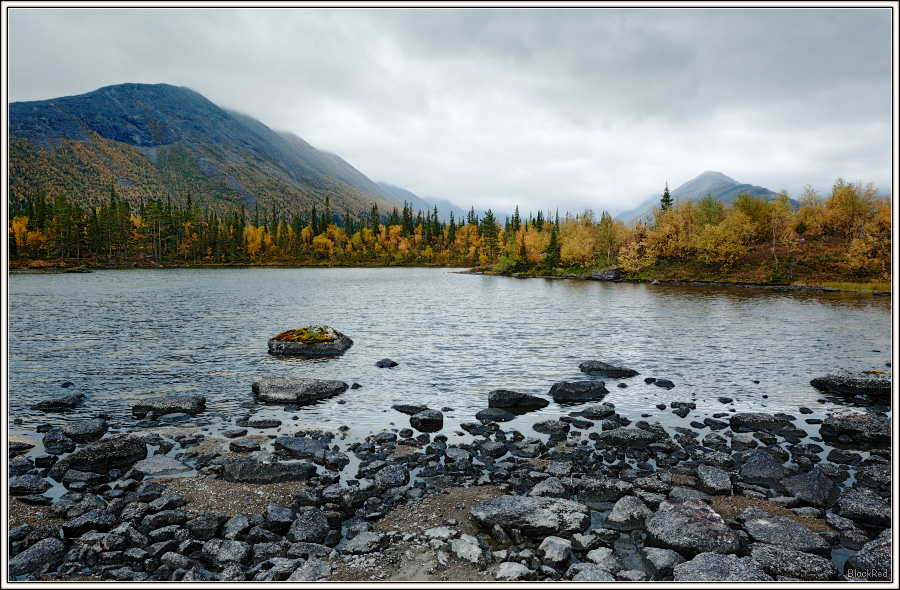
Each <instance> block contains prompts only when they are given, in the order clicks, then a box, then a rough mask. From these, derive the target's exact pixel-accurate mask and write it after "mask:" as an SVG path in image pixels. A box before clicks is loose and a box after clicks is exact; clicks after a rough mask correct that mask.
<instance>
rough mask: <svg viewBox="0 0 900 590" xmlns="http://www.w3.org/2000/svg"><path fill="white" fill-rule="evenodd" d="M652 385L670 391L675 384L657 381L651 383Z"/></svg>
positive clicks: (663, 380)
mask: <svg viewBox="0 0 900 590" xmlns="http://www.w3.org/2000/svg"><path fill="white" fill-rule="evenodd" d="M653 385H656V386H657V387H662V388H663V389H672V388H673V387H675V384H674V383H672V382H671V381H670V380H668V379H657V380H656V381H654V382H653Z"/></svg>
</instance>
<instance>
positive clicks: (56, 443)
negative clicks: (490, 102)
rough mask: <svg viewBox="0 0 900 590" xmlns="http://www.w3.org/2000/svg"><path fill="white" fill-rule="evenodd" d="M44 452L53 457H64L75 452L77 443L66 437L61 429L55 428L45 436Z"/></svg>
mask: <svg viewBox="0 0 900 590" xmlns="http://www.w3.org/2000/svg"><path fill="white" fill-rule="evenodd" d="M43 443H44V450H45V451H46V452H48V453H50V454H51V455H62V454H64V453H71V452H72V451H74V450H75V441H74V440H72V439H71V438H69V437H68V436H66V435H65V434H64V433H63V431H62V429H61V428H53V429H51V430H48V431H47V432H46V433H45V434H44V439H43Z"/></svg>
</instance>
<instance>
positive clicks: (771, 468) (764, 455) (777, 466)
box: [740, 449, 790, 490]
mask: <svg viewBox="0 0 900 590" xmlns="http://www.w3.org/2000/svg"><path fill="white" fill-rule="evenodd" d="M740 473H741V479H742V480H743V481H744V482H745V483H749V484H759V485H764V486H767V487H770V488H773V489H778V490H780V489H783V481H784V479H785V478H786V477H787V476H788V475H789V474H790V471H789V470H788V468H787V467H785V465H784V462H783V461H782V460H780V459H778V458H777V457H775V455H773V454H772V453H770V452H769V451H767V450H765V449H757V450H755V451H753V454H752V455H750V458H749V459H747V461H746V462H745V463H744V464H743V465H741V472H740Z"/></svg>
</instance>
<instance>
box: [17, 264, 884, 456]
mask: <svg viewBox="0 0 900 590" xmlns="http://www.w3.org/2000/svg"><path fill="white" fill-rule="evenodd" d="M8 289H9V310H8V311H9V322H8V325H9V354H8V361H9V381H8V385H9V399H8V403H9V416H10V419H11V420H12V419H15V418H19V419H21V424H12V423H11V424H10V426H9V428H10V434H11V435H12V436H14V437H15V438H18V439H28V440H32V439H34V438H37V437H39V436H40V435H35V433H34V429H35V427H36V426H38V425H39V424H41V423H46V422H50V423H53V424H59V423H61V422H63V421H67V420H74V419H81V418H84V417H90V416H94V415H95V414H98V413H104V414H107V415H109V416H110V417H111V423H112V425H113V426H114V428H115V427H118V428H119V429H120V430H122V431H128V430H130V428H131V427H132V426H133V425H134V424H135V423H136V422H137V420H136V419H135V418H133V417H132V416H131V406H132V405H133V404H134V403H135V402H136V401H138V400H139V399H141V398H142V397H143V396H148V395H159V394H170V393H196V394H201V395H204V396H206V398H207V408H208V409H207V411H206V412H205V413H203V414H201V415H200V416H199V417H198V418H197V419H195V420H200V421H201V422H211V423H212V427H213V428H219V427H222V428H227V427H233V421H234V420H235V419H236V418H238V417H240V416H242V415H243V414H245V413H246V411H247V410H246V409H245V408H242V407H241V404H242V403H246V402H250V401H252V400H253V397H252V393H251V390H250V384H251V383H252V381H253V379H254V378H256V377H259V376H265V375H277V376H304V377H315V378H322V379H338V380H342V381H346V382H347V383H354V382H356V383H359V384H360V385H362V387H361V388H360V389H357V390H348V391H346V392H345V393H343V394H341V395H340V396H337V397H334V398H331V399H328V400H324V401H321V402H319V403H317V404H314V405H311V406H305V407H303V408H301V409H299V410H295V411H289V412H285V410H284V409H283V408H281V407H277V406H276V407H266V408H264V409H262V410H261V411H259V412H258V413H257V414H256V417H274V418H278V419H281V420H282V421H283V422H284V425H283V426H282V427H281V429H280V430H281V431H282V432H292V431H294V430H296V429H301V428H324V429H331V430H336V429H337V428H338V427H339V426H341V425H347V426H349V427H350V428H351V434H352V435H355V436H365V435H366V434H368V433H370V432H376V431H380V430H382V429H385V428H392V427H396V428H403V427H406V426H408V425H409V422H408V417H407V416H405V415H403V414H400V413H398V412H396V411H394V410H391V409H390V407H391V405H392V404H396V403H416V404H425V405H428V406H429V407H432V408H438V409H439V408H441V407H445V406H446V407H451V408H453V411H452V412H445V428H444V431H443V432H444V433H446V434H451V433H452V432H454V431H455V430H457V427H458V425H459V424H460V423H462V422H469V421H473V420H474V415H475V413H476V412H477V411H478V410H481V409H484V408H485V407H487V394H488V392H489V391H491V390H493V389H499V388H503V389H512V390H516V391H523V392H527V393H532V394H535V395H539V396H543V397H549V396H548V395H547V393H548V391H549V389H550V386H551V385H553V383H555V382H557V381H573V380H580V379H596V378H594V377H588V376H586V375H584V374H583V373H581V372H580V371H579V369H578V364H579V362H581V361H583V360H588V359H599V360H604V361H606V362H610V363H613V364H621V365H623V366H627V367H631V368H634V369H636V370H638V371H639V372H640V373H641V374H640V376H638V377H633V378H630V379H623V380H609V379H604V380H605V381H606V385H607V387H608V389H609V390H610V393H609V395H608V396H607V397H606V399H605V401H609V402H612V403H613V404H615V406H616V408H617V410H618V411H619V412H620V413H621V414H623V415H626V416H628V417H630V418H632V419H633V420H636V419H639V417H640V414H642V413H646V414H651V415H652V417H651V418H649V421H651V422H653V421H660V422H662V423H663V424H666V425H675V424H680V425H684V426H686V425H687V422H689V421H691V420H700V421H702V420H703V417H705V416H709V415H712V414H714V413H716V412H727V411H729V410H731V409H733V410H736V411H766V412H779V411H785V412H793V413H795V415H797V416H798V425H803V420H802V419H801V418H824V417H825V416H826V415H827V413H828V412H829V411H830V410H832V409H834V407H835V404H836V403H838V401H837V400H833V399H828V400H824V401H820V400H823V395H822V393H821V392H819V391H817V390H816V389H814V388H813V387H812V386H810V385H809V381H810V379H812V378H813V377H816V376H818V375H821V374H824V373H826V372H829V371H833V370H838V369H848V370H868V369H881V370H890V369H888V368H887V366H886V364H887V363H888V362H889V361H890V358H891V331H890V330H891V329H890V316H891V306H890V299H889V298H880V297H872V296H862V295H850V296H848V295H845V294H838V293H821V292H797V291H793V292H779V291H772V290H765V289H750V288H724V287H708V286H674V285H655V286H652V285H649V284H645V283H640V284H631V283H603V282H595V281H574V280H565V281H563V280H548V279H527V280H517V279H511V278H503V277H490V276H483V275H465V274H458V273H456V272H452V271H450V270H447V269H422V268H397V269H382V268H377V269H362V268H340V269H271V268H254V269H166V270H108V271H96V272H94V273H91V274H62V273H33V272H12V273H10V274H9V282H8ZM309 324H329V325H331V326H334V327H335V328H336V329H338V330H340V331H342V332H344V333H345V334H347V335H348V336H349V337H350V338H351V339H353V341H354V345H353V347H352V348H350V350H349V351H347V353H346V354H344V355H343V356H341V357H337V358H331V359H315V360H305V359H299V358H284V357H275V356H271V355H269V354H268V352H267V345H266V342H267V340H268V339H269V338H271V337H272V336H273V335H275V334H277V333H279V332H281V331H283V330H286V329H289V328H295V327H301V326H305V325H309ZM385 357H388V358H391V359H393V360H395V361H397V362H398V363H399V366H398V367H396V368H393V369H379V368H376V367H375V362H376V361H377V360H379V359H382V358H385ZM644 377H657V378H667V379H671V380H672V381H673V382H674V383H675V388H674V389H671V390H665V389H661V388H659V387H656V386H654V385H648V384H646V383H644V381H643V379H644ZM754 380H758V381H759V383H754ZM65 381H71V382H72V383H73V384H74V387H71V388H68V389H63V388H61V387H60V386H61V384H62V383H63V382H65ZM620 382H622V383H626V384H627V385H628V387H627V388H619V387H616V385H617V384H618V383H620ZM75 391H78V392H82V393H85V394H86V395H87V401H86V403H85V404H84V405H83V406H81V407H80V408H78V409H77V410H76V411H74V412H71V413H66V414H58V413H54V414H44V413H42V412H36V411H34V410H30V409H29V406H30V405H32V404H33V403H35V402H36V401H38V400H40V399H43V398H46V397H49V396H53V395H57V394H62V393H71V392H75ZM720 396H728V397H731V398H734V402H733V403H731V404H728V405H723V404H721V403H720V402H718V401H717V399H716V398H718V397H720ZM765 396H767V397H765ZM671 401H694V402H695V403H696V404H697V410H696V411H694V412H692V413H691V415H689V416H688V418H687V420H685V421H682V420H681V419H679V418H677V417H676V416H674V415H673V414H671V410H665V411H662V412H660V411H659V410H657V409H656V408H655V405H656V404H657V403H661V402H662V403H668V402H671ZM800 406H808V407H809V408H811V409H812V410H813V414H811V415H809V416H800V415H799V414H796V412H797V409H798V407H800ZM574 409H577V408H572V407H562V406H559V405H557V404H555V403H552V402H551V404H550V406H549V407H547V408H545V409H544V410H541V411H538V412H532V413H530V414H527V415H525V416H520V417H518V418H516V420H515V421H513V422H511V423H509V424H508V425H507V426H509V427H511V428H516V429H519V430H521V431H522V432H523V433H526V435H529V436H536V433H534V432H533V431H532V430H531V425H532V424H533V423H535V422H537V421H540V420H547V419H551V418H555V417H558V416H562V415H566V414H568V413H569V412H571V411H573V410H574ZM295 417H296V418H295ZM267 432H271V431H267ZM32 442H33V440H32Z"/></svg>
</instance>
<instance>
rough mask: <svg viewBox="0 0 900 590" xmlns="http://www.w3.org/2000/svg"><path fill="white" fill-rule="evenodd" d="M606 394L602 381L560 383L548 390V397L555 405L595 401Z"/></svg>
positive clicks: (607, 391)
mask: <svg viewBox="0 0 900 590" xmlns="http://www.w3.org/2000/svg"><path fill="white" fill-rule="evenodd" d="M608 393H609V390H608V389H606V385H605V384H604V383H603V382H602V381H572V382H569V381H560V382H559V383H555V384H554V385H553V387H551V388H550V397H552V398H553V401H555V402H556V403H566V402H570V403H571V402H586V401H591V400H597V399H602V398H603V397H604V396H605V395H606V394H608Z"/></svg>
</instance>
